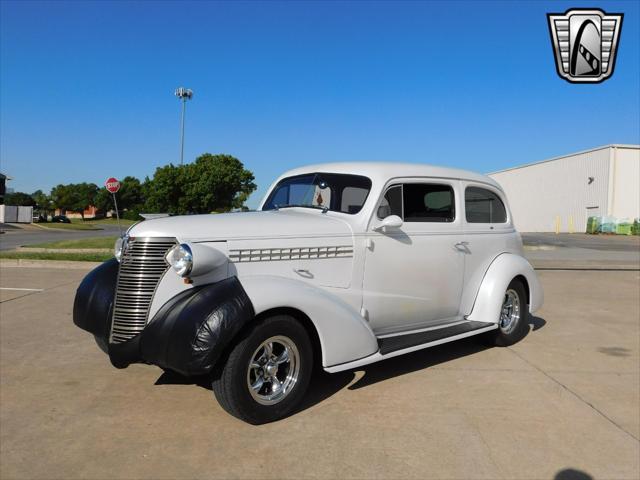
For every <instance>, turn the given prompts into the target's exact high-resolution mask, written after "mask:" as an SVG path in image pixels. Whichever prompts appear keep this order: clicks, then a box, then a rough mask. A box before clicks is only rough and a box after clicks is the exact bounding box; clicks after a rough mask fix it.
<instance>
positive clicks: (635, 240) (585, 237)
mask: <svg viewBox="0 0 640 480" xmlns="http://www.w3.org/2000/svg"><path fill="white" fill-rule="evenodd" d="M521 235H522V242H523V243H524V244H525V245H530V246H543V245H544V246H555V247H561V248H584V249H589V250H599V251H619V252H638V251H640V236H638V235H589V234H586V233H560V234H555V233H522V234H521Z"/></svg>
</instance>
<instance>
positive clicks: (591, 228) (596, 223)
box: [587, 217, 600, 233]
mask: <svg viewBox="0 0 640 480" xmlns="http://www.w3.org/2000/svg"><path fill="white" fill-rule="evenodd" d="M599 231H600V217H589V218H588V219H587V233H598V232H599Z"/></svg>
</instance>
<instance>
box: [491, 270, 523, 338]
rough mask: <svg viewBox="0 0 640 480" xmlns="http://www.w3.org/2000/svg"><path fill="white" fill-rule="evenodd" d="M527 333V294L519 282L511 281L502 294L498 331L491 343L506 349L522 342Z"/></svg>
mask: <svg viewBox="0 0 640 480" xmlns="http://www.w3.org/2000/svg"><path fill="white" fill-rule="evenodd" d="M527 333H529V306H528V304H527V293H526V290H525V288H524V285H523V284H522V282H521V281H520V280H515V279H514V280H512V281H511V283H510V284H509V286H508V287H507V290H506V291H505V293H504V298H503V301H502V306H501V308H500V318H499V319H498V329H497V330H495V333H494V337H493V343H494V344H495V345H497V346H499V347H508V346H509V345H513V344H514V343H516V342H518V341H520V340H522V339H523V338H524V337H525V336H526V335H527Z"/></svg>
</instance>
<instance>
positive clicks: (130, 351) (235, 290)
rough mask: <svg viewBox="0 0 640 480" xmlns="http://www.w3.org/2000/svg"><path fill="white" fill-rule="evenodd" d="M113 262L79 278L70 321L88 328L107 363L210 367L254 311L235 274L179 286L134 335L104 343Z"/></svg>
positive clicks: (186, 370)
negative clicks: (224, 277)
mask: <svg viewBox="0 0 640 480" xmlns="http://www.w3.org/2000/svg"><path fill="white" fill-rule="evenodd" d="M117 278H118V262H117V261H116V260H115V259H112V260H109V261H107V262H104V263H103V264H102V265H99V266H98V267H96V268H95V269H94V270H92V271H91V272H89V274H88V275H87V276H86V277H85V278H84V279H83V280H82V282H81V283H80V286H79V287H78V290H77V292H76V297H75V301H74V305H73V322H74V323H75V324H76V325H77V326H78V327H80V328H82V329H83V330H86V331H88V332H90V333H92V334H93V335H94V336H95V338H96V341H97V343H98V345H99V346H100V348H101V349H102V350H104V351H105V352H106V353H108V355H109V358H110V360H111V363H112V364H113V365H114V366H116V367H118V368H124V367H127V366H128V365H130V364H132V363H137V362H147V363H152V364H155V365H158V366H160V367H163V368H167V369H170V370H174V371H176V372H179V373H181V374H183V375H200V374H204V373H208V372H210V371H211V370H212V369H213V366H214V365H215V362H216V361H217V360H218V358H219V357H220V354H221V353H222V352H223V351H224V349H225V348H226V347H227V346H228V345H229V343H230V342H231V340H232V339H233V338H234V337H235V336H236V335H237V334H238V332H239V331H240V330H241V329H242V327H244V326H245V325H246V324H247V323H248V322H250V321H251V320H252V319H253V318H254V316H255V312H254V309H253V305H252V304H251V300H250V299H249V297H248V296H247V294H246V292H245V291H244V288H242V284H241V283H240V281H239V280H238V279H237V278H236V277H230V278H227V279H225V280H222V281H220V282H217V283H212V284H208V285H202V286H198V287H193V288H191V289H189V290H185V291H183V292H181V293H179V294H178V295H176V296H175V297H173V298H172V299H171V300H169V301H168V302H167V303H166V304H164V305H163V306H162V307H161V308H160V310H159V311H158V312H157V313H156V315H155V316H154V317H153V319H151V321H150V322H149V323H148V324H147V326H146V327H145V329H144V330H143V331H142V332H141V333H140V334H139V335H137V336H135V337H133V338H132V339H130V340H128V341H126V342H122V343H110V342H109V337H110V334H111V321H112V318H113V303H114V298H115V290H116V284H117Z"/></svg>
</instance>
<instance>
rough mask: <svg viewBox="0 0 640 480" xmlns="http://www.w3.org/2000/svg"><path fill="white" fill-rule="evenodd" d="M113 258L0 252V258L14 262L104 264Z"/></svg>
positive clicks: (99, 254)
mask: <svg viewBox="0 0 640 480" xmlns="http://www.w3.org/2000/svg"><path fill="white" fill-rule="evenodd" d="M112 257H113V254H112V253H106V252H105V253H75V252H74V253H59V252H15V251H9V252H0V258H10V259H14V260H18V259H22V260H64V261H71V262H104V261H105V260H109V259H110V258H112Z"/></svg>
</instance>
